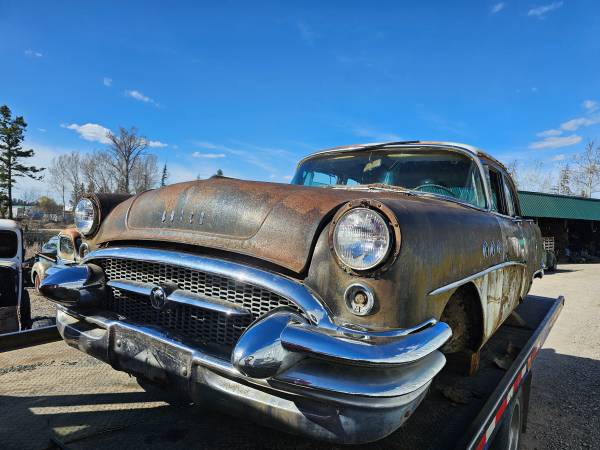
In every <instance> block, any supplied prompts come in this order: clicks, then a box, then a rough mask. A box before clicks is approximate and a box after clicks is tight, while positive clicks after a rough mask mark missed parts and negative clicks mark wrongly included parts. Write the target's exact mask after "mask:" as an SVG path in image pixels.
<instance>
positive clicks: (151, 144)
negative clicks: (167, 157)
mask: <svg viewBox="0 0 600 450" xmlns="http://www.w3.org/2000/svg"><path fill="white" fill-rule="evenodd" d="M147 144H148V147H152V148H165V147H168V146H169V144H165V143H164V142H160V141H148V142H147Z"/></svg>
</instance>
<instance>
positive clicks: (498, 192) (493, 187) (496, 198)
mask: <svg viewBox="0 0 600 450" xmlns="http://www.w3.org/2000/svg"><path fill="white" fill-rule="evenodd" d="M487 172H488V181H489V182H490V194H491V196H492V211H496V212H499V213H500V214H504V215H505V216H510V215H512V214H511V213H510V212H509V209H508V206H507V203H508V202H507V201H506V200H507V199H506V196H505V190H504V182H503V180H502V174H501V173H500V172H499V171H498V170H496V169H495V168H494V167H492V166H487ZM511 204H512V201H511Z"/></svg>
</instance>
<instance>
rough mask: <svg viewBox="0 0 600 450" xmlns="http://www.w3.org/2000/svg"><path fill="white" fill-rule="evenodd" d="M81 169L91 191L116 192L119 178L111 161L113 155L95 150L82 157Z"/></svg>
mask: <svg viewBox="0 0 600 450" xmlns="http://www.w3.org/2000/svg"><path fill="white" fill-rule="evenodd" d="M81 170H82V172H83V176H84V178H85V181H86V184H87V186H88V191H89V192H104V193H106V192H115V191H116V190H117V186H118V178H117V174H116V173H115V170H114V166H113V164H112V162H111V155H109V154H108V153H107V152H105V151H99V150H97V151H95V152H93V153H91V154H89V155H86V156H85V157H84V158H83V159H82V163H81Z"/></svg>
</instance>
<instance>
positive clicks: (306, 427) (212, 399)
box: [57, 305, 449, 443]
mask: <svg viewBox="0 0 600 450" xmlns="http://www.w3.org/2000/svg"><path fill="white" fill-rule="evenodd" d="M279 318H281V316H279ZM258 324H260V321H259V322H258ZM255 325H256V324H255ZM440 325H443V324H440ZM57 326H58V329H59V332H60V334H61V335H62V337H63V339H64V340H65V341H66V342H67V343H68V344H69V345H70V346H72V347H75V348H78V349H79V350H81V351H83V352H85V353H87V354H89V355H92V356H94V357H96V358H98V359H100V360H102V361H104V362H107V363H109V364H111V365H112V366H113V367H114V368H115V369H117V370H122V371H125V372H128V373H131V374H134V375H136V376H140V377H143V378H146V379H149V380H152V381H155V382H158V383H160V384H163V385H165V386H169V387H170V388H171V387H172V388H174V389H177V390H179V391H180V392H183V393H185V394H187V395H188V396H189V397H190V398H191V399H192V400H194V401H196V402H202V403H207V404H210V405H211V406H216V407H220V409H222V410H225V411H227V412H234V413H236V412H237V413H239V414H244V415H247V414H248V413H250V414H252V415H249V416H248V417H252V418H253V419H254V420H256V421H258V422H261V423H263V424H265V425H267V426H271V427H277V428H278V429H284V430H287V431H290V432H295V433H301V434H307V435H309V436H311V437H314V438H317V439H324V440H329V441H334V442H339V443H364V442H371V441H375V440H378V439H381V438H383V437H385V436H386V435H388V434H390V433H392V432H393V431H394V430H396V429H397V428H398V427H400V426H401V425H402V423H403V422H404V421H405V420H406V419H407V418H408V417H409V416H410V415H411V414H412V412H413V411H414V410H415V409H416V407H417V406H418V405H419V403H420V402H421V400H422V399H423V397H424V396H425V394H426V392H427V389H428V387H429V385H430V383H431V380H432V379H433V377H434V376H435V375H436V374H437V373H438V372H439V371H440V370H441V369H442V367H443V366H444V363H445V358H444V356H443V355H442V354H441V353H440V352H439V351H438V350H433V351H431V352H430V353H429V354H427V355H425V356H422V357H420V358H418V359H416V360H415V361H413V362H410V363H405V364H402V365H392V366H390V365H385V364H384V365H383V366H382V365H371V364H369V366H367V367H365V366H360V365H352V364H351V363H350V361H346V362H345V363H344V362H341V361H343V358H341V359H340V358H335V355H333V352H334V351H335V350H336V347H335V346H333V347H330V350H329V354H328V355H327V357H326V359H324V358H321V357H320V356H321V353H320V352H316V353H315V352H313V351H311V349H310V348H308V346H306V345H304V346H299V345H298V340H297V339H298V337H297V336H294V333H296V332H298V331H299V330H303V328H302V327H297V326H296V325H292V326H291V329H292V330H293V331H292V333H291V334H292V338H289V336H286V335H287V332H286V333H283V334H282V342H284V344H283V345H284V346H286V347H287V346H288V345H289V343H290V342H292V339H296V340H294V341H293V342H295V344H294V345H295V347H294V351H292V353H294V354H296V355H297V356H296V357H294V358H292V359H291V363H290V364H289V365H287V367H283V366H281V365H280V368H281V367H283V368H281V370H278V371H277V373H276V374H275V375H273V376H271V377H267V378H252V377H250V376H247V375H245V374H244V373H242V372H241V371H240V370H239V369H238V368H237V367H236V364H235V361H236V352H237V353H239V349H238V348H237V347H236V350H235V351H234V356H233V358H232V360H233V362H231V361H226V360H223V359H220V358H217V357H215V356H212V355H210V354H208V353H207V352H203V351H202V350H200V349H198V348H194V347H190V346H188V345H185V344H183V343H181V342H179V341H177V340H175V339H173V338H171V337H169V336H167V335H165V334H163V333H161V332H160V331H159V330H156V329H152V328H148V327H143V326H139V325H135V324H131V323H126V322H124V321H120V320H114V319H110V318H108V317H106V316H103V315H101V314H100V313H92V312H87V311H86V316H83V315H81V314H79V313H77V312H76V311H73V310H72V309H67V308H66V307H64V306H60V305H59V306H58V308H57ZM427 330H435V331H436V332H438V331H441V333H440V335H442V336H449V334H448V333H447V332H446V331H445V330H446V328H444V327H436V326H433V327H429V328H428V329H427ZM248 331H250V332H251V331H252V327H251V328H249V329H248ZM311 331H313V332H315V333H318V332H316V331H314V330H311ZM305 332H307V330H303V331H300V333H305ZM431 332H432V331H429V333H431ZM419 334H420V333H417V334H416V335H415V336H418V335H419ZM248 335H250V336H251V335H252V333H250V334H249V333H248V332H247V333H246V334H245V335H244V336H242V339H241V340H240V342H241V343H244V339H243V338H244V337H245V336H248ZM326 336H327V342H329V339H334V338H333V337H331V336H329V335H326ZM311 338H313V339H314V336H311ZM336 339H339V342H340V344H341V346H340V348H339V350H340V351H342V352H343V350H344V348H345V345H344V344H347V345H351V344H352V342H351V340H347V341H346V340H345V339H344V338H336ZM309 342H310V341H309ZM309 342H307V344H308V343H309ZM320 345H322V343H320V344H319V345H318V346H317V348H320V347H319V346H320ZM359 345H364V346H367V347H370V348H371V352H373V353H375V354H376V353H380V352H382V349H385V348H389V347H385V346H384V347H382V348H380V347H379V346H378V345H377V344H367V343H363V344H359ZM386 345H388V346H389V345H390V344H389V343H388V344H386ZM276 347H277V346H276V345H275V346H273V347H272V350H273V351H272V352H271V353H270V354H269V352H265V353H263V356H264V355H267V357H268V356H270V357H271V361H274V360H275V361H280V360H281V358H280V356H281V353H280V349H278V348H276ZM398 348H403V349H404V350H406V347H398ZM295 350H298V352H296V351H295ZM289 351H290V350H284V352H289ZM384 351H385V350H384ZM404 354H405V355H407V354H410V350H408V351H405V353H404ZM298 355H299V356H298ZM307 355H310V356H307ZM255 359H256V358H255ZM263 359H265V358H263ZM266 359H268V358H266ZM284 359H285V358H284ZM288 362H290V360H289V359H288ZM338 363H339V364H338ZM349 363H350V364H349Z"/></svg>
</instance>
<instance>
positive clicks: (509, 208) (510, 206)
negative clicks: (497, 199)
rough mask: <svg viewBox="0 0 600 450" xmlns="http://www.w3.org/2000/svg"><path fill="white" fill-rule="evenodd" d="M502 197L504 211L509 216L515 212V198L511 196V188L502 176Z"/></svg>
mask: <svg viewBox="0 0 600 450" xmlns="http://www.w3.org/2000/svg"><path fill="white" fill-rule="evenodd" d="M504 197H505V199H506V212H507V214H508V215H509V216H515V215H516V214H517V208H516V205H515V200H514V198H513V194H512V189H511V188H510V186H509V185H508V181H507V180H506V178H504Z"/></svg>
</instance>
